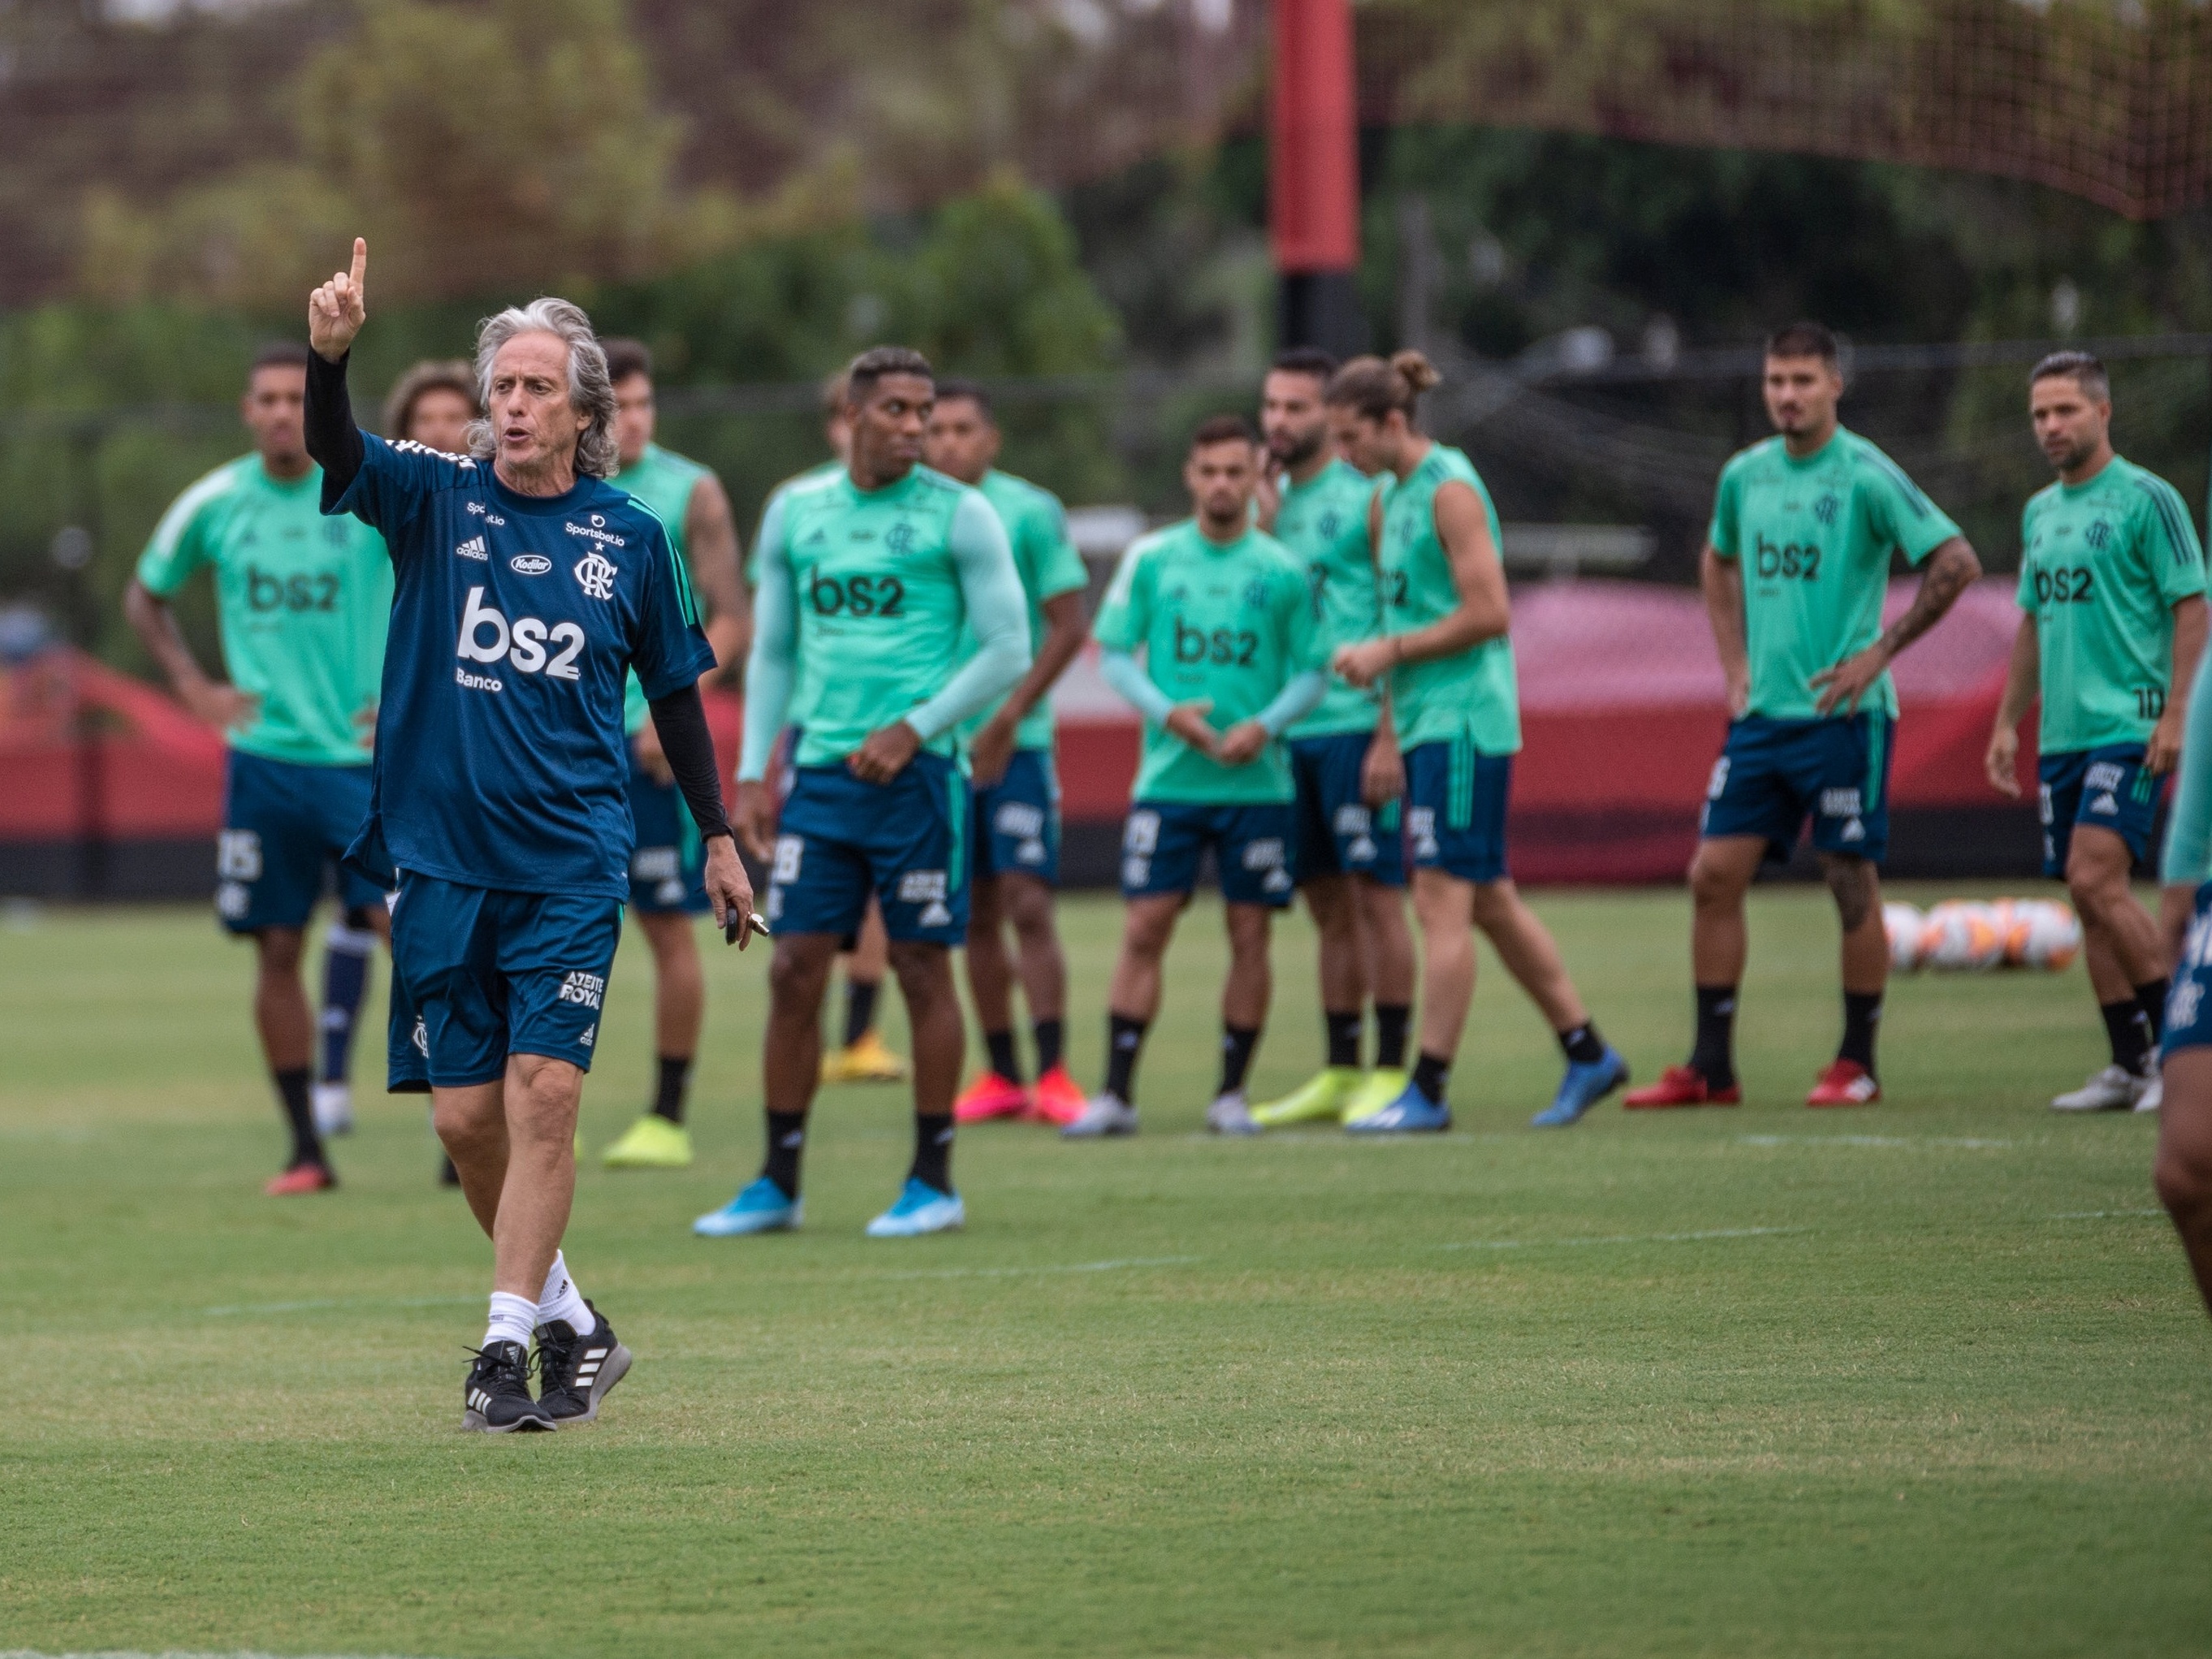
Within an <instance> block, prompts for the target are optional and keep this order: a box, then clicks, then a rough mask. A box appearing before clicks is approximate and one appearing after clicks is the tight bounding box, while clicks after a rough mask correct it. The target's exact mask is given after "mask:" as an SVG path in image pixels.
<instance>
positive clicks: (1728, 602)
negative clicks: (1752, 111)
mask: <svg viewBox="0 0 2212 1659" xmlns="http://www.w3.org/2000/svg"><path fill="white" fill-rule="evenodd" d="M1765 395H1766V413H1767V417H1768V418H1769V419H1770V420H1771V421H1772V422H1774V427H1775V430H1776V432H1777V434H1778V435H1777V436H1775V437H1771V438H1769V439H1767V440H1766V441H1765V442H1763V443H1759V444H1755V445H1753V447H1751V448H1749V449H1747V450H1744V451H1743V452H1741V453H1740V454H1738V455H1736V456H1735V458H1734V459H1731V460H1730V461H1729V464H1728V465H1726V466H1725V467H1723V469H1722V471H1721V481H1720V489H1719V492H1718V495H1717V498H1716V499H1715V501H1714V502H1713V522H1712V527H1711V530H1710V531H1709V532H1707V535H1706V540H1705V557H1704V565H1703V573H1704V582H1705V611H1706V613H1707V615H1708V616H1709V617H1711V621H1712V629H1713V641H1714V643H1715V644H1716V645H1717V647H1719V650H1720V658H1721V669H1722V671H1723V673H1724V674H1725V675H1726V677H1727V682H1728V707H1729V734H1728V745H1727V747H1726V748H1725V749H1724V750H1723V751H1722V753H1721V758H1720V761H1719V763H1718V764H1717V765H1716V766H1715V767H1714V768H1713V778H1712V784H1711V789H1710V791H1709V793H1708V796H1707V799H1706V801H1705V812H1704V817H1703V820H1702V822H1701V823H1700V824H1699V836H1700V839H1699V842H1698V852H1697V856H1696V857H1695V858H1694V859H1693V860H1692V861H1691V864H1690V896H1691V902H1692V907H1693V908H1692V921H1691V927H1690V960H1691V969H1692V974H1693V975H1694V976H1695V986H1696V991H1697V1013H1698V1024H1697V1039H1696V1042H1695V1045H1694V1046H1693V1047H1692V1049H1691V1053H1690V1059H1689V1061H1688V1063H1687V1064H1686V1065H1682V1066H1668V1068H1667V1070H1666V1072H1665V1073H1663V1074H1662V1076H1661V1077H1660V1079H1659V1081H1658V1082H1656V1083H1655V1084H1653V1085H1650V1087H1649V1088H1646V1089H1639V1090H1637V1091H1634V1092H1633V1093H1632V1094H1631V1095H1630V1096H1629V1097H1628V1098H1627V1100H1626V1104H1627V1105H1629V1106H1631V1107H1635V1108H1662V1107H1674V1106H1733V1105H1735V1103H1737V1102H1738V1101H1740V1100H1741V1099H1742V1098H1743V1091H1742V1090H1741V1087H1740V1086H1739V1085H1738V1084H1737V1082H1736V1076H1735V1052H1734V1035H1735V1006H1736V988H1737V986H1738V984H1739V982H1740V981H1741V980H1742V978H1743V964H1744V958H1745V956H1746V954H1747V951H1748V948H1749V946H1748V940H1747V933H1746V929H1745V926H1744V896H1745V894H1746V893H1747V892H1748V891H1749V890H1750V888H1751V884H1752V878H1753V877H1754V876H1756V875H1757V874H1758V873H1759V864H1760V861H1761V860H1763V859H1765V858H1769V857H1771V858H1775V859H1782V858H1786V857H1787V856H1789V853H1790V848H1792V847H1793V846H1795V845H1796V842H1797V837H1798V836H1799V835H1800V834H1801V833H1802V830H1803V829H1804V824H1805V820H1806V818H1807V817H1811V819H1812V820H1813V847H1814V851H1815V852H1816V853H1818V854H1819V855H1820V869H1821V872H1822V874H1824V875H1825V876H1826V878H1827V883H1828V890H1829V891H1830V892H1831V893H1832V894H1833V895H1834V896H1835V901H1836V911H1837V914H1838V916H1840V917H1841V919H1842V921H1843V981H1844V1037H1843V1042H1842V1044H1841V1046H1840V1047H1839V1048H1838V1050H1837V1053H1836V1058H1835V1060H1833V1061H1832V1063H1831V1064H1830V1065H1829V1066H1828V1068H1827V1069H1826V1071H1824V1072H1823V1073H1821V1074H1820V1079H1819V1080H1818V1081H1817V1082H1816V1083H1815V1084H1814V1086H1813V1091H1812V1092H1811V1093H1810V1094H1809V1095H1808V1096H1807V1097H1806V1099H1805V1103H1806V1104H1807V1105H1808V1106H1865V1105H1870V1104H1871V1103H1874V1102H1875V1101H1877V1100H1879V1099H1881V1084H1880V1083H1879V1082H1878V1081H1877V1079H1876V1078H1875V1024H1876V1022H1877V1021H1879V1020H1880V1019H1881V996H1882V990H1883V987H1885V986H1886V985H1887V983H1888V980H1889V941H1888V939H1887V937H1886V936H1885V934H1884V933H1883V931H1882V925H1881V875H1880V871H1881V860H1882V855H1883V854H1884V853H1885V852H1886V851H1887V848H1888V842H1889V764H1890V757H1891V755H1892V753H1893V750H1894V749H1895V747H1896V744H1895V737H1894V732H1895V727H1896V725H1897V688H1896V685H1895V684H1893V682H1892V680H1891V679H1890V677H1889V665H1890V662H1891V660H1892V659H1893V658H1894V657H1895V656H1896V655H1897V653H1899V652H1900V651H1902V650H1903V649H1905V647H1906V646H1908V645H1910V644H1911V643H1912V641H1915V640H1917V639H1918V638H1919V637H1920V636H1921V635H1923V634H1924V633H1926V632H1927V631H1928V630H1929V629H1931V628H1933V627H1934V626H1935V625H1936V623H1938V622H1939V621H1941V620H1942V617H1943V613H1944V612H1945V611H1948V610H1949V609H1950V608H1951V606H1952V605H1954V603H1955V602H1956V601H1957V599H1958V597H1959V595H1960V594H1961V593H1963V592H1966V588H1967V587H1968V586H1969V585H1971V584H1972V582H1973V580H1974V579H1975V578H1976V577H1978V576H1979V575H1980V574H1981V573H1982V567H1981V564H1980V562H1978V560H1977V559H1976V558H1975V557H1974V550H1973V549H1972V548H1971V547H1969V546H1967V545H1966V538H1965V537H1963V536H1961V535H1960V533H1959V526H1957V525H1955V524H1954V523H1952V522H1951V520H1949V519H1948V518H1946V517H1945V516H1944V515H1943V513H1942V511H1941V510H1940V509H1938V508H1937V507H1936V504H1935V503H1934V502H1932V501H1929V499H1928V497H1927V496H1925V495H1922V494H1921V493H1920V490H1919V489H1918V488H1917V486H1916V485H1915V484H1914V483H1913V482H1912V480H1911V479H1910V478H1908V477H1905V472H1904V471H1903V469H1901V468H1900V467H1899V465H1897V463H1896V462H1894V461H1893V460H1891V459H1889V457H1888V456H1887V455H1885V454H1883V453H1881V451H1880V450H1879V449H1876V448H1875V447H1874V446H1873V445H1872V444H1870V443H1869V442H1868V441H1866V440H1865V439H1863V438H1862V437H1860V436H1859V435H1857V434H1856V433H1853V432H1850V431H1846V430H1845V429H1844V428H1843V427H1842V426H1840V425H1839V424H1838V422H1837V419H1836V404H1837V402H1838V400H1839V399H1840V398H1842V397H1843V395H1844V376H1843V372H1842V369H1841V368H1840V367H1839V366H1838V361H1837V356H1836V340H1835V337H1834V336H1833V335H1832V334H1831V333H1829V332H1828V331H1827V330H1826V328H1824V327H1822V326H1821V325H1820V324H1818V323H1796V324H1793V325H1790V327H1788V328H1785V329H1784V330H1782V331H1780V332H1779V333H1778V334H1776V335H1775V336H1774V337H1772V338H1771V339H1770V340H1768V341H1767V343H1766V370H1765ZM1892 550H1896V551H1899V552H1901V553H1903V554H1904V556H1905V562H1906V563H1908V564H1911V565H1914V566H1924V567H1925V571H1924V574H1923V575H1922V577H1921V580H1920V591H1919V592H1917V593H1916V594H1915V595H1914V596H1913V599H1912V604H1911V607H1910V608H1909V609H1908V610H1907V611H1905V614H1904V615H1903V616H1902V617H1899V618H1898V619H1897V621H1896V622H1894V623H1892V624H1891V625H1890V626H1889V627H1888V628H1887V629H1885V628H1883V627H1882V625H1881V605H1882V599H1883V598H1884V596H1885V595H1886V594H1887V592H1888V591H1889V559H1890V554H1891V552H1892Z"/></svg>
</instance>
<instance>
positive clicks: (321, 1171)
mask: <svg viewBox="0 0 2212 1659" xmlns="http://www.w3.org/2000/svg"><path fill="white" fill-rule="evenodd" d="M337 1184H338V1178H337V1176H334V1175H332V1174H331V1172H330V1170H327V1169H325V1167H324V1166H323V1165H322V1164H294V1165H293V1166H292V1167H291V1168H290V1169H289V1170H285V1171H284V1173H283V1175H280V1176H270V1178H269V1183H268V1185H266V1186H264V1188H262V1189H261V1194H262V1196H263V1197H264V1198H289V1197H291V1196H292V1195H293V1194H295V1193H326V1192H328V1191H330V1189H331V1188H333V1187H335V1186H337Z"/></svg>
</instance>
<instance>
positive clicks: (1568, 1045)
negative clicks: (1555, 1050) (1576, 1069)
mask: <svg viewBox="0 0 2212 1659" xmlns="http://www.w3.org/2000/svg"><path fill="white" fill-rule="evenodd" d="M1559 1047H1560V1048H1563V1049H1565V1051H1566V1055H1567V1058H1568V1059H1569V1060H1572V1061H1574V1063H1575V1064H1576V1065H1577V1066H1595V1065H1596V1064H1597V1063H1598V1061H1600V1060H1603V1059H1604V1058H1605V1039H1604V1038H1603V1037H1601V1036H1599V1035H1598V1034H1597V1022H1596V1021H1595V1020H1594V1019H1586V1020H1584V1021H1583V1023H1582V1024H1579V1025H1577V1026H1576V1027H1575V1029H1574V1030H1571V1031H1562V1032H1560V1033H1559Z"/></svg>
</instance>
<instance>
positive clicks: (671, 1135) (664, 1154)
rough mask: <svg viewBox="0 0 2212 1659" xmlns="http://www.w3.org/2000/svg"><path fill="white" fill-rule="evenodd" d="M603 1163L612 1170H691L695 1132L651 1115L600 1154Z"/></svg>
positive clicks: (642, 1118)
mask: <svg viewBox="0 0 2212 1659" xmlns="http://www.w3.org/2000/svg"><path fill="white" fill-rule="evenodd" d="M600 1162H602V1163H603V1164H605V1165H606V1166H607V1168H609V1169H610V1170H688V1169H690V1167H691V1132H690V1130H689V1129H687V1128H685V1127H684V1126H683V1125H682V1124H680V1123H671V1122H670V1121H668V1120H667V1119H666V1118H665V1117H663V1116H661V1115H659V1113H658V1112H647V1114H646V1115H644V1116H643V1117H641V1118H640V1119H638V1121H636V1122H635V1123H633V1124H631V1125H630V1126H629V1128H628V1129H626V1130H625V1131H623V1138H622V1139H620V1140H617V1142H615V1144H614V1145H613V1146H610V1147H608V1148H607V1150H606V1151H605V1152H603V1153H602V1154H600Z"/></svg>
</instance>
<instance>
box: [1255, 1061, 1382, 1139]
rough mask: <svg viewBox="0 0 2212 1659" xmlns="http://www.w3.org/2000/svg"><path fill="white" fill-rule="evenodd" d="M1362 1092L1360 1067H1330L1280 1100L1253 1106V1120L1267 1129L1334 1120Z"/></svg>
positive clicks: (1332, 1121) (1340, 1115)
mask: <svg viewBox="0 0 2212 1659" xmlns="http://www.w3.org/2000/svg"><path fill="white" fill-rule="evenodd" d="M1358 1091H1359V1069H1358V1067H1357V1066H1324V1067H1322V1069H1321V1070H1320V1071H1318V1072H1316V1073H1314V1074H1313V1075H1312V1076H1311V1077H1310V1078H1308V1079H1306V1080H1305V1082H1304V1083H1303V1084H1301V1085H1299V1086H1298V1087H1297V1089H1295V1090H1293V1091H1291V1093H1289V1094H1287V1095H1285V1096H1284V1097H1282V1098H1281V1099H1280V1100H1271V1101H1269V1102H1268V1103H1267V1104H1266V1105H1264V1106H1255V1107H1254V1108H1253V1109H1252V1121H1253V1122H1255V1123H1256V1124H1258V1125H1259V1126H1260V1127H1261V1128H1263V1129H1281V1128H1286V1127H1289V1126H1290V1125H1291V1124H1293V1123H1334V1122H1336V1121H1338V1120H1339V1119H1340V1118H1341V1117H1342V1115H1343V1114H1344V1104H1345V1103H1346V1101H1348V1100H1350V1099H1351V1098H1352V1097H1353V1096H1354V1095H1356V1094H1357V1093H1358Z"/></svg>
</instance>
